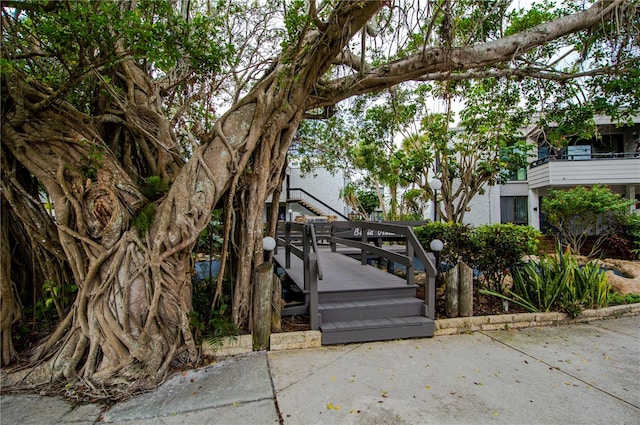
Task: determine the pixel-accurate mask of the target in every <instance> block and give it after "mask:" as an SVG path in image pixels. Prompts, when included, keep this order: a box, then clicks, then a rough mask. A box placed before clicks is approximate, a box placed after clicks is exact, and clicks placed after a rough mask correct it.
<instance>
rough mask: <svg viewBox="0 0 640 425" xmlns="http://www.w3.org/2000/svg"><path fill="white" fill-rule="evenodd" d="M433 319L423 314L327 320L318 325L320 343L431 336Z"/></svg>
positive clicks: (433, 324)
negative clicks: (320, 336) (339, 320)
mask: <svg viewBox="0 0 640 425" xmlns="http://www.w3.org/2000/svg"><path fill="white" fill-rule="evenodd" d="M434 328H435V323H434V321H433V320H431V319H429V318H427V317H424V316H407V317H392V318H387V319H365V320H349V321H342V322H328V323H323V324H322V325H321V326H320V330H321V331H322V344H323V345H330V344H345V343H350V342H367V341H384V340H391V339H403V338H425V337H432V336H433V332H434Z"/></svg>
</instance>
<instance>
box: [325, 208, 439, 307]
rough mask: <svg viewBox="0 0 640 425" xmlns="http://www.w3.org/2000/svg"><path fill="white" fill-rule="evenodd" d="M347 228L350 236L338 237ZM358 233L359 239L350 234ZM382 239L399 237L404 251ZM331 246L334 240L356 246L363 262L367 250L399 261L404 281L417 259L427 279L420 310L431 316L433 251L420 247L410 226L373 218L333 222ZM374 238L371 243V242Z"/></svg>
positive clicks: (411, 275) (410, 280) (410, 279)
mask: <svg viewBox="0 0 640 425" xmlns="http://www.w3.org/2000/svg"><path fill="white" fill-rule="evenodd" d="M347 230H353V232H352V233H351V235H352V237H351V238H346V237H339V236H337V235H339V234H344V232H345V231H347ZM358 233H359V236H360V239H359V240H356V239H354V236H358ZM383 241H403V242H404V246H405V253H404V254H400V253H398V252H397V251H391V250H388V249H385V248H384V246H385V245H383V243H382V242H383ZM329 242H330V244H331V250H332V251H334V252H335V251H336V250H337V247H336V245H337V244H341V245H346V246H350V247H353V248H358V249H360V258H361V264H363V265H364V264H367V261H368V259H369V256H370V254H371V255H373V256H376V257H379V258H381V259H382V258H384V259H386V260H387V261H388V262H393V263H399V264H402V265H404V266H405V267H406V268H407V272H406V279H407V284H409V285H413V284H414V271H415V269H414V265H413V259H414V258H415V257H417V258H418V259H420V261H421V262H422V264H424V267H425V273H426V277H427V281H426V282H425V288H424V290H425V294H424V312H423V314H424V315H425V316H426V317H429V318H430V319H435V300H436V281H435V277H436V264H435V257H434V256H433V254H427V252H426V251H425V250H424V247H423V246H422V244H421V243H420V241H418V238H417V237H416V235H415V233H414V232H413V229H412V227H411V226H409V225H406V224H392V223H381V222H374V221H363V222H350V223H340V224H339V225H334V226H333V230H332V236H331V237H330V238H329ZM371 242H374V245H372V244H371Z"/></svg>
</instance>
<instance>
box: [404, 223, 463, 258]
mask: <svg viewBox="0 0 640 425" xmlns="http://www.w3.org/2000/svg"><path fill="white" fill-rule="evenodd" d="M414 232H415V234H416V237H417V238H418V240H419V241H420V243H421V244H422V246H423V247H425V249H426V250H427V251H430V250H431V249H430V247H429V245H430V244H431V241H432V240H434V239H440V240H441V241H442V242H444V248H443V249H442V251H441V252H440V258H441V260H442V261H444V262H446V263H450V264H455V263H457V262H458V260H462V261H464V262H466V263H468V264H470V263H471V258H472V255H473V252H474V251H475V249H476V248H475V246H474V240H473V232H474V230H473V228H472V227H471V226H469V225H465V224H461V223H443V222H431V223H427V224H425V225H424V226H419V227H416V228H415V229H414Z"/></svg>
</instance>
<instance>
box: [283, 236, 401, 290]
mask: <svg viewBox="0 0 640 425" xmlns="http://www.w3.org/2000/svg"><path fill="white" fill-rule="evenodd" d="M349 252H351V250H350V251H349ZM284 255H285V254H284V250H283V249H280V250H278V254H276V255H275V256H274V258H275V260H276V262H277V263H278V264H279V265H280V266H282V267H284V264H285V257H284ZM318 257H319V263H320V267H321V270H322V275H323V276H322V280H319V281H318V294H319V296H320V299H321V300H322V299H323V298H324V297H323V295H325V294H329V293H336V292H337V293H339V292H358V291H369V290H381V289H398V288H401V289H406V288H407V282H406V280H405V279H403V278H401V277H399V276H396V275H393V274H391V273H387V272H386V271H384V270H380V269H378V268H376V267H371V266H363V265H362V264H360V261H358V260H356V259H354V258H351V257H350V256H347V255H344V254H343V253H342V252H341V251H338V252H331V249H330V248H329V247H328V246H320V247H319V249H318ZM285 271H286V273H287V275H288V276H289V277H290V278H291V280H292V281H293V282H295V283H296V285H298V287H299V288H300V289H301V290H303V291H304V290H305V288H304V283H303V282H304V275H303V273H304V267H303V262H302V260H301V259H299V258H298V257H296V256H293V255H292V256H291V268H290V269H287V270H285ZM324 299H326V298H324Z"/></svg>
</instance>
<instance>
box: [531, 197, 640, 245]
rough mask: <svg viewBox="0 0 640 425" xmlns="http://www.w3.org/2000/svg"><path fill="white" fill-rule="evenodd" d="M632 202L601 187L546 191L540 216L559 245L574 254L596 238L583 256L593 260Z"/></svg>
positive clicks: (613, 232)
mask: <svg viewBox="0 0 640 425" xmlns="http://www.w3.org/2000/svg"><path fill="white" fill-rule="evenodd" d="M633 202H634V201H630V200H625V199H624V197H623V196H622V195H620V194H617V193H614V192H612V191H611V189H610V188H609V187H606V186H603V185H594V186H592V187H591V188H586V187H583V186H576V187H574V188H571V189H569V190H550V191H549V196H547V197H545V198H543V200H542V212H543V213H544V214H546V215H547V220H548V222H549V224H551V225H552V226H553V227H554V228H555V229H556V230H557V232H558V233H557V237H558V239H559V242H560V243H561V244H562V245H563V246H568V247H569V248H570V249H571V250H572V252H573V253H575V254H580V253H581V251H582V247H583V246H584V245H585V242H586V241H587V240H588V238H589V237H590V236H594V237H596V239H595V241H594V244H593V246H592V248H591V250H590V252H589V253H588V255H587V256H588V257H593V256H594V255H596V254H598V253H599V252H600V251H601V248H602V245H603V243H604V242H605V241H606V240H607V238H609V237H610V236H611V235H612V234H615V232H616V231H617V229H618V228H619V227H620V225H621V224H622V223H624V222H625V220H626V216H627V215H628V214H629V207H630V205H631V204H632V203H633Z"/></svg>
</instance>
